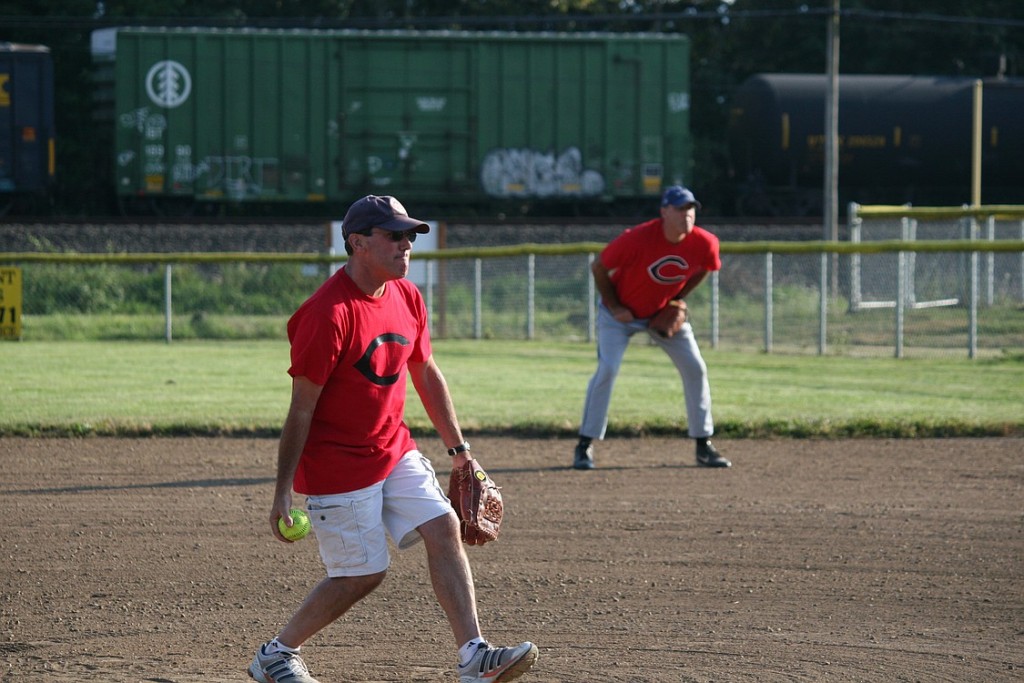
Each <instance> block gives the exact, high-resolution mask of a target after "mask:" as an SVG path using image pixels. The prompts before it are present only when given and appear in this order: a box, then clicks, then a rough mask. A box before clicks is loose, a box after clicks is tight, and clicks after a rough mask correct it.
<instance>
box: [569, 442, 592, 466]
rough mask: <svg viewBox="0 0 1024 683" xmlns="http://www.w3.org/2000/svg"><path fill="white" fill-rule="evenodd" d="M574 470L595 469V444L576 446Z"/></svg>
mask: <svg viewBox="0 0 1024 683" xmlns="http://www.w3.org/2000/svg"><path fill="white" fill-rule="evenodd" d="M572 468H573V469H574V470H592V469H594V444H592V443H587V444H584V443H578V444H576V455H575V457H573V460H572Z"/></svg>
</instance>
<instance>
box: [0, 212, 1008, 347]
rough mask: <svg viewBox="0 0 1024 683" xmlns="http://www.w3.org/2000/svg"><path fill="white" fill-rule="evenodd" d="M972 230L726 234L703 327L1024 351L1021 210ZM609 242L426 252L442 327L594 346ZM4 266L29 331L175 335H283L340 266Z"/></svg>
mask: <svg viewBox="0 0 1024 683" xmlns="http://www.w3.org/2000/svg"><path fill="white" fill-rule="evenodd" d="M925 223H927V224H925ZM964 225H965V224H964V223H963V219H961V218H954V219H949V218H948V217H947V218H942V219H939V220H936V221H934V224H933V222H932V221H922V220H921V219H918V222H917V224H916V225H914V226H908V224H907V222H906V219H905V218H902V217H895V218H893V217H884V218H878V219H875V218H871V219H870V220H868V219H866V218H865V219H864V220H863V221H862V222H861V223H859V224H858V223H856V221H853V222H851V238H854V236H855V235H856V237H855V238H854V239H852V240H851V241H850V242H842V243H829V242H806V241H805V242H745V243H737V242H723V243H722V260H723V268H722V270H721V272H720V273H716V274H714V276H713V277H711V278H709V279H708V280H707V281H706V282H705V283H704V284H703V285H701V287H699V288H698V289H697V290H696V291H695V292H693V293H692V294H691V295H690V298H689V300H688V301H689V308H690V311H691V321H692V324H693V326H694V330H695V333H696V334H697V337H698V339H699V340H701V343H702V344H703V345H704V346H705V347H712V348H720V349H727V350H747V351H768V352H777V353H829V354H844V355H851V354H857V355H876V356H892V355H894V354H895V355H897V356H917V355H937V354H938V355H948V356H961V357H963V356H971V357H973V356H975V355H978V354H981V355H985V354H993V353H1002V352H1007V351H1010V352H1014V351H1016V352H1020V351H1021V350H1024V285H1022V280H1024V235H1022V234H1021V231H1022V230H1024V227H1022V223H1021V219H1020V218H1019V217H1017V218H1013V219H1004V218H1002V217H999V216H993V219H992V221H991V222H989V221H988V220H987V219H985V220H981V221H980V222H979V221H978V220H976V219H970V218H969V219H968V221H967V225H968V226H970V225H975V226H980V228H977V229H974V228H971V229H969V231H968V232H967V233H966V234H965V233H964V232H963V230H964ZM989 226H991V227H989ZM909 230H914V231H916V232H908V231H909ZM855 231H859V233H858V232H855ZM971 238H974V239H971ZM939 240H941V241H939ZM603 244H604V243H603V242H601V243H574V244H545V245H539V244H527V245H515V246H506V247H492V248H477V249H472V248H464V249H450V250H443V251H441V252H434V253H432V254H423V253H420V254H415V253H414V258H415V259H416V260H417V261H419V260H422V261H423V263H424V265H425V266H426V267H424V268H421V269H419V271H418V272H419V274H418V275H417V278H418V281H417V284H418V285H419V286H420V287H421V290H422V291H423V292H424V295H425V297H426V300H427V304H428V308H429V309H430V312H431V326H432V331H433V334H434V336H435V337H437V338H476V339H510V338H511V339H523V340H559V341H575V342H587V341H592V340H593V338H594V321H595V317H596V313H595V311H596V305H597V297H596V292H595V289H594V286H593V281H592V278H591V276H590V264H591V263H592V261H593V259H594V258H595V255H596V254H597V253H598V252H599V251H600V249H601V248H602V247H603ZM0 264H3V266H4V267H5V268H11V267H14V268H17V269H19V272H20V275H21V278H20V280H21V283H23V288H24V291H23V296H22V298H21V306H22V311H20V312H19V314H20V316H21V323H22V326H21V333H20V334H21V337H22V339H24V340H26V341H32V340H47V339H104V340H106V339H110V340H113V339H154V340H159V339H166V340H168V341H170V340H174V339H177V340H182V339H196V338H203V339H252V338H273V339H284V337H285V323H286V321H287V318H288V316H290V315H291V313H292V312H293V311H294V310H295V308H296V307H297V306H298V305H299V304H300V303H301V302H302V301H303V300H304V299H305V298H306V297H307V296H309V294H310V293H311V292H312V291H313V290H314V289H315V288H316V287H317V286H319V284H320V283H321V282H322V281H323V280H324V279H325V278H326V277H327V276H328V274H329V272H330V271H331V268H332V266H336V265H337V261H336V259H334V260H332V257H331V256H329V255H326V254H280V253H262V254H256V253H206V254H182V253H160V254H154V253H146V254H141V253H140V254H124V253H122V254H57V253H25V252H19V253H6V254H3V253H0ZM637 343H644V342H643V340H642V338H637Z"/></svg>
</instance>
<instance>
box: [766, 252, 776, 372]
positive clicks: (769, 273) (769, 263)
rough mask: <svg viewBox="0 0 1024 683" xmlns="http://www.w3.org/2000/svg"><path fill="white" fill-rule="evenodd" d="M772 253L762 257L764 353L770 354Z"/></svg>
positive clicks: (772, 289)
mask: <svg viewBox="0 0 1024 683" xmlns="http://www.w3.org/2000/svg"><path fill="white" fill-rule="evenodd" d="M772 284H773V283H772V252H770V251H769V252H768V253H766V254H765V255H764V352H765V353H771V352H772V316H773V309H772V304H773V291H774V288H773V286H772Z"/></svg>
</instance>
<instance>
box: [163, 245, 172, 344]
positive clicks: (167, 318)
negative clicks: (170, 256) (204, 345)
mask: <svg viewBox="0 0 1024 683" xmlns="http://www.w3.org/2000/svg"><path fill="white" fill-rule="evenodd" d="M171 315H172V311H171V264H170V263H168V264H167V265H166V266H164V341H166V342H167V343H168V344H170V343H171Z"/></svg>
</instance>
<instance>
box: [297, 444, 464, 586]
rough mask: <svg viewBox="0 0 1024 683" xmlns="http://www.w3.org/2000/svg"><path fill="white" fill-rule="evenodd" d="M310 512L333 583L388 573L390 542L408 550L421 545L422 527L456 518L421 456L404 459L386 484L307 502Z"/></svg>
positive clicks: (410, 454) (415, 454)
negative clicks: (443, 518) (336, 579)
mask: <svg viewBox="0 0 1024 683" xmlns="http://www.w3.org/2000/svg"><path fill="white" fill-rule="evenodd" d="M306 509H307V510H308V511H309V519H310V521H311V522H312V523H313V531H314V532H316V539H317V542H318V543H319V544H320V558H321V559H322V560H323V562H324V566H325V567H326V568H327V575H328V576H330V577H339V576H366V575H368V574H376V573H378V572H382V571H384V570H386V569H387V568H388V566H389V565H390V563H391V556H390V554H389V552H388V540H387V537H388V536H390V537H391V538H392V539H393V540H394V541H395V543H396V544H397V545H398V547H399V548H400V549H402V550H404V549H405V548H408V547H410V546H412V545H415V544H416V543H417V542H419V541H420V540H422V539H421V537H420V534H419V532H418V531H417V528H418V527H420V526H421V525H423V524H425V523H426V522H429V521H430V520H432V519H435V518H437V517H440V516H442V515H446V514H448V513H450V512H452V506H451V503H449V502H448V497H447V496H446V495H445V493H444V491H442V490H441V487H440V485H439V484H438V482H437V475H436V474H435V473H434V468H433V466H431V464H430V461H429V460H427V458H426V457H424V456H423V454H422V453H420V452H419V451H409V452H408V453H406V454H405V455H404V456H402V459H401V460H399V461H398V464H397V465H395V469H394V470H393V471H392V472H391V474H389V475H388V477H387V479H385V480H384V481H381V482H377V483H376V484H374V485H373V486H367V487H366V488H364V489H359V490H358V491H350V492H348V493H338V494H332V495H327V496H307V497H306Z"/></svg>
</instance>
